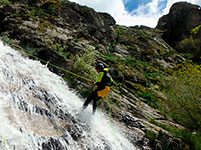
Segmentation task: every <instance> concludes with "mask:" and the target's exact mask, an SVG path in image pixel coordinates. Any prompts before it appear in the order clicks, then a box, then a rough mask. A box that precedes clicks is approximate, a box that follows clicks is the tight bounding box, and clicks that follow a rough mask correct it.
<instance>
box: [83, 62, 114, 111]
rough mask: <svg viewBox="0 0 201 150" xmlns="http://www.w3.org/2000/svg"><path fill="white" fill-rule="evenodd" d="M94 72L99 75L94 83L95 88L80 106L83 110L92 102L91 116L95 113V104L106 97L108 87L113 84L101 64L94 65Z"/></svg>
mask: <svg viewBox="0 0 201 150" xmlns="http://www.w3.org/2000/svg"><path fill="white" fill-rule="evenodd" d="M96 71H97V72H98V73H99V74H98V78H97V81H96V82H95V83H94V84H95V85H96V86H97V87H96V88H95V90H94V91H92V93H91V95H90V96H89V97H88V98H87V99H86V101H85V102H84V104H83V106H82V109H83V110H84V109H86V108H87V106H88V105H89V103H90V102H91V101H92V100H93V114H95V112H96V108H97V102H98V101H99V100H100V99H103V98H105V97H106V96H107V95H108V93H109V91H110V86H111V85H112V84H114V81H113V79H112V77H111V76H110V74H109V72H108V71H109V69H108V68H105V67H104V65H103V64H102V63H98V64H97V65H96Z"/></svg>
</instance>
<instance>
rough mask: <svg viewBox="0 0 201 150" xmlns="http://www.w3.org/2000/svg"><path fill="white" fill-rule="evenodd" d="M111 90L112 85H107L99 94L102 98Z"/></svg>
mask: <svg viewBox="0 0 201 150" xmlns="http://www.w3.org/2000/svg"><path fill="white" fill-rule="evenodd" d="M109 91H110V87H109V86H105V88H104V89H103V90H101V91H97V93H98V96H99V97H101V98H104V97H105V96H107V94H108V93H109Z"/></svg>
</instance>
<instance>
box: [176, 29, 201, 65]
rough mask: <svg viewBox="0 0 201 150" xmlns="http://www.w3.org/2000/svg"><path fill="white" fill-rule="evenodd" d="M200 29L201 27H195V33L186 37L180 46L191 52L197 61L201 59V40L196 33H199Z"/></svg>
mask: <svg viewBox="0 0 201 150" xmlns="http://www.w3.org/2000/svg"><path fill="white" fill-rule="evenodd" d="M199 29H200V27H199V28H198V29H197V28H195V29H194V30H193V31H192V33H193V34H192V35H190V36H189V37H188V38H186V39H184V40H183V41H181V42H180V47H181V48H182V49H183V50H184V51H185V52H190V53H191V55H192V58H193V59H194V60H195V61H200V57H201V41H200V39H199V38H198V37H197V36H196V35H195V34H197V33H198V32H199ZM197 30H198V31H197ZM200 32H201V31H200Z"/></svg>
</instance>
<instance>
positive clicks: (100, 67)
mask: <svg viewBox="0 0 201 150" xmlns="http://www.w3.org/2000/svg"><path fill="white" fill-rule="evenodd" d="M96 69H100V70H102V69H104V65H103V64H102V63H98V64H97V65H96Z"/></svg>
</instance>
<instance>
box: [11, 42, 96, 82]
mask: <svg viewBox="0 0 201 150" xmlns="http://www.w3.org/2000/svg"><path fill="white" fill-rule="evenodd" d="M10 46H11V47H12V48H15V49H17V50H18V51H20V52H22V53H24V54H26V55H28V56H31V57H33V58H35V59H37V60H40V61H41V62H44V63H46V64H48V65H50V66H52V67H55V68H57V69H60V70H62V71H64V72H66V73H68V74H71V75H73V76H76V77H78V78H81V79H84V80H86V81H88V82H92V83H93V82H94V81H92V80H90V79H87V78H85V77H83V76H81V75H78V74H76V73H73V72H71V71H69V70H66V69H64V68H61V67H59V66H56V65H54V64H52V63H50V62H48V61H45V60H43V59H41V58H38V57H36V56H33V55H31V54H28V53H26V52H25V51H23V50H22V48H21V47H20V46H18V45H10Z"/></svg>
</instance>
